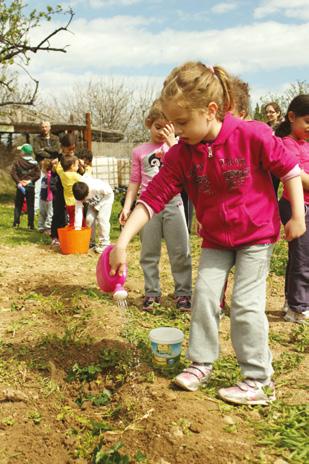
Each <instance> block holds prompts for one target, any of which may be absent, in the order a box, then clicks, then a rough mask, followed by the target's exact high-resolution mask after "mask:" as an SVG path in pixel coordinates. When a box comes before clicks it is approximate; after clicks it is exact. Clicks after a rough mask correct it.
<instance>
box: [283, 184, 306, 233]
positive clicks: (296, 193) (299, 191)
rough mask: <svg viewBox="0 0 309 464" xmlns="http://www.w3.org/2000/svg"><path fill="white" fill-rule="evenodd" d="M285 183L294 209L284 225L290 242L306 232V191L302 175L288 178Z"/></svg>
mask: <svg viewBox="0 0 309 464" xmlns="http://www.w3.org/2000/svg"><path fill="white" fill-rule="evenodd" d="M284 185H285V187H286V190H287V193H288V197H289V202H290V204H291V209H292V217H291V219H290V220H289V221H288V222H287V223H286V225H285V226H284V232H285V238H286V240H287V241H288V242H290V241H292V240H294V239H295V238H298V237H301V236H302V235H303V234H304V233H305V232H306V224H305V209H304V192H303V186H302V181H301V178H300V176H298V177H293V178H292V179H289V180H287V181H286V182H285V184H284Z"/></svg>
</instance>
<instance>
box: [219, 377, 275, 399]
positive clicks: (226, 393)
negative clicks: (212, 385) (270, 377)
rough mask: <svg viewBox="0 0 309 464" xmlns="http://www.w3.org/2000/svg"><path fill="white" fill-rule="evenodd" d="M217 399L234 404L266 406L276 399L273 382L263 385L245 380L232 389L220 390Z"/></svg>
mask: <svg viewBox="0 0 309 464" xmlns="http://www.w3.org/2000/svg"><path fill="white" fill-rule="evenodd" d="M218 394H219V397H220V398H221V399H223V400H224V401H228V402H229V403H234V404H249V405H254V404H262V405H267V404H269V403H271V402H272V401H274V400H275V399H276V394H275V386H274V384H273V382H269V384H267V385H264V384H263V383H261V382H259V381H257V380H251V379H245V380H244V381H243V382H238V383H237V384H236V385H235V386H234V387H228V388H220V390H219V391H218Z"/></svg>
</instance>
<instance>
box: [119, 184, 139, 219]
mask: <svg viewBox="0 0 309 464" xmlns="http://www.w3.org/2000/svg"><path fill="white" fill-rule="evenodd" d="M139 187H140V184H136V183H135V182H129V186H128V190H127V194H126V199H125V202H124V205H123V208H122V211H121V213H120V216H119V223H120V224H121V225H122V226H124V225H125V223H126V221H127V220H128V217H129V215H130V212H131V206H132V205H133V203H134V200H135V199H136V197H137V193H138V189H139Z"/></svg>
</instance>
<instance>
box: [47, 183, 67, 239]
mask: <svg viewBox="0 0 309 464" xmlns="http://www.w3.org/2000/svg"><path fill="white" fill-rule="evenodd" d="M53 195H54V197H53V219H52V224H51V228H50V235H51V238H58V228H59V227H65V226H66V225H67V223H68V218H67V212H66V207H65V201H64V195H63V187H62V184H61V181H60V179H59V182H58V183H57V188H56V191H54V192H53Z"/></svg>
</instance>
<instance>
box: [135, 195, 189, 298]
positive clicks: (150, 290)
mask: <svg viewBox="0 0 309 464" xmlns="http://www.w3.org/2000/svg"><path fill="white" fill-rule="evenodd" d="M140 238H141V242H142V249H141V257H140V264H141V266H142V269H143V272H144V282H145V295H147V296H160V295H161V288H160V277H159V261H160V255H161V241H162V238H164V239H165V241H166V246H167V252H168V256H169V260H170V264H171V271H172V275H173V278H174V284H175V296H184V295H191V292H192V266H191V254H190V245H189V234H188V229H187V224H186V218H185V214H184V208H183V203H182V200H181V197H180V195H176V197H174V198H173V199H172V200H171V201H170V202H169V203H168V204H167V205H166V207H165V208H164V210H163V211H161V213H159V214H155V215H154V216H153V217H152V218H151V220H150V221H149V222H148V223H147V224H146V225H145V226H144V227H143V229H142V230H141V232H140Z"/></svg>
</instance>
